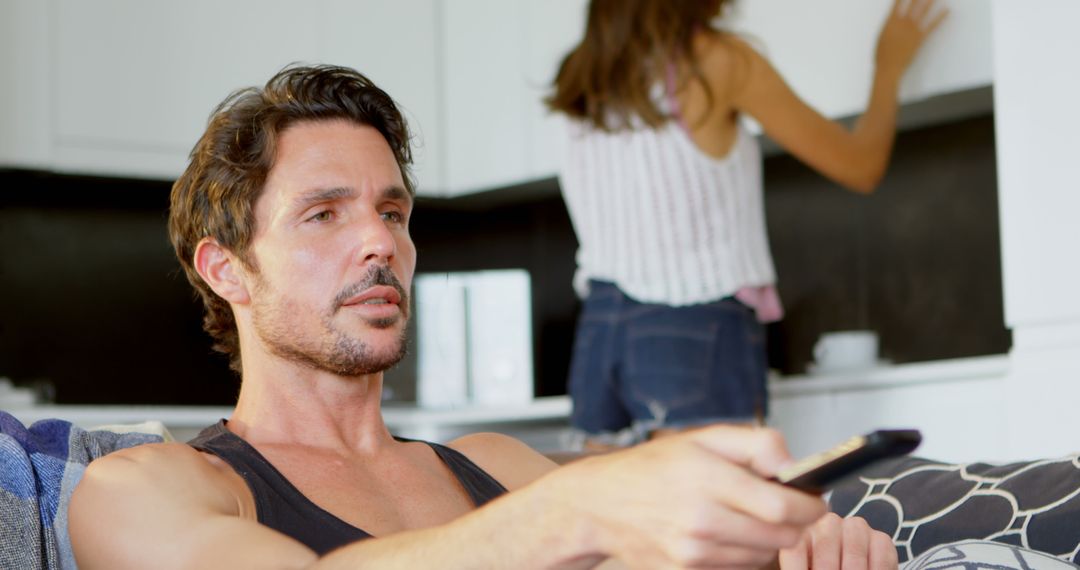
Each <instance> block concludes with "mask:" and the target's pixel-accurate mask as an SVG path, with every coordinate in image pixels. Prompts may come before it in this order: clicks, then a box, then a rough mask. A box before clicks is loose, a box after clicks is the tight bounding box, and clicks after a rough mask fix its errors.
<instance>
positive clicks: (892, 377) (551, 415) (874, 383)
mask: <svg viewBox="0 0 1080 570" xmlns="http://www.w3.org/2000/svg"><path fill="white" fill-rule="evenodd" d="M1008 371H1009V357H1008V355H993V356H979V357H972V358H957V359H950V360H939V361H933V362H918V363H911V364H898V365H882V366H877V367H873V368H867V369H863V370H857V371H848V372H834V373H828V374H825V373H823V374H814V375H800V376H786V377H773V378H772V379H771V380H770V382H769V392H770V394H771V396H772V397H773V398H785V397H794V396H800V395H805V394H817V393H827V392H847V391H859V390H876V389H885V388H895V387H902V386H908V385H916V384H923V383H929V382H958V381H970V380H990V379H998V378H1004V377H1005V376H1006V375H1007V374H1008ZM570 409H571V403H570V398H569V397H568V396H553V397H545V398H536V399H534V400H533V401H531V402H528V403H522V404H516V405H504V406H497V407H465V408H453V409H423V408H417V407H415V406H410V405H406V404H388V405H386V406H384V407H383V417H384V418H385V420H386V424H387V426H389V427H390V428H391V429H392V430H415V429H426V428H431V427H447V426H472V425H485V424H487V425H492V424H512V423H527V422H549V423H550V422H552V421H557V420H562V419H565V418H568V417H569V416H570ZM6 411H8V412H9V413H11V414H12V415H14V416H15V417H16V418H18V419H19V420H20V421H22V422H23V423H25V424H27V425H29V424H31V423H33V422H35V421H38V420H43V419H48V418H60V419H64V420H68V421H71V422H73V423H75V424H76V425H79V426H81V427H94V426H98V425H104V424H117V423H124V424H126V423H139V422H144V421H154V420H156V421H160V422H162V423H164V424H165V425H166V426H168V427H169V428H171V429H172V428H184V429H195V428H200V427H205V426H208V425H210V424H212V423H214V422H216V421H217V420H219V419H221V418H226V417H228V416H229V414H230V413H231V412H232V408H231V407H227V406H128V405H124V406H81V405H80V406H72V405H41V406H16V407H12V408H11V409H7V410H6Z"/></svg>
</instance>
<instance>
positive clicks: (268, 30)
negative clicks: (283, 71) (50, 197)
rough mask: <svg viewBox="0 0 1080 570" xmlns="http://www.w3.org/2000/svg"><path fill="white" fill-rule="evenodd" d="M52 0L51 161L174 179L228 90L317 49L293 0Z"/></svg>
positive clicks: (312, 25)
mask: <svg viewBox="0 0 1080 570" xmlns="http://www.w3.org/2000/svg"><path fill="white" fill-rule="evenodd" d="M55 1H56V3H57V7H56V8H57V9H56V21H55V25H56V29H55V31H54V33H55V36H54V37H55V38H56V39H55V49H56V70H55V76H56V80H57V84H56V108H55V120H56V133H55V136H56V139H55V150H56V161H57V167H58V168H59V169H60V170H75V171H81V172H101V173H108V174H125V175H134V176H149V177H165V178H172V177H175V176H176V175H177V174H179V173H180V172H181V171H182V169H183V167H184V164H185V162H186V158H187V154H188V152H189V150H190V149H191V147H192V146H194V144H195V141H196V139H197V138H198V136H199V135H200V133H201V132H202V131H203V128H204V127H205V125H206V120H207V118H208V116H209V114H210V111H211V110H212V109H213V108H214V106H215V105H216V104H217V103H218V102H220V101H221V100H222V99H223V98H224V97H225V95H227V94H228V93H230V92H231V91H233V90H234V89H236V88H238V87H242V86H248V85H259V84H261V83H263V82H265V81H266V79H267V78H269V77H270V76H271V75H272V74H273V73H274V72H275V71H277V70H278V69H279V68H281V67H282V66H284V65H285V64H287V63H289V62H291V61H296V60H312V59H314V56H315V55H316V53H315V50H314V49H313V48H314V46H315V38H316V37H317V36H318V34H319V29H318V27H317V25H316V24H317V22H318V18H317V17H316V16H315V15H314V14H312V13H311V12H309V11H306V10H297V4H296V3H295V2H286V1H284V0H274V1H262V0H243V1H230V2H217V1H214V0H190V1H187V2H165V1H144V0H100V1H98V2H82V1H79V0H55Z"/></svg>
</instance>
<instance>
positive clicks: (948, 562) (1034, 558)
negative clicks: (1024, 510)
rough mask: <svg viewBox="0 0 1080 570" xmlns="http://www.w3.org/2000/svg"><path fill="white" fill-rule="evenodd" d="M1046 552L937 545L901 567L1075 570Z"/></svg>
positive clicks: (982, 543) (1005, 546)
mask: <svg viewBox="0 0 1080 570" xmlns="http://www.w3.org/2000/svg"><path fill="white" fill-rule="evenodd" d="M1078 568H1080V566H1076V565H1074V564H1071V563H1069V562H1065V561H1064V560H1062V559H1060V558H1055V557H1053V556H1050V555H1049V554H1043V553H1041V552H1035V551H1033V550H1025V549H1023V548H1020V547H1019V546H1012V545H1011V544H1002V543H1000V542H986V541H979V540H972V541H965V542H958V543H955V544H948V545H945V546H937V547H934V548H931V549H930V550H927V551H926V552H924V553H923V554H922V556H919V557H918V558H916V559H915V560H912V561H911V562H908V563H907V564H905V565H904V570H980V569H981V570H1077V569H1078Z"/></svg>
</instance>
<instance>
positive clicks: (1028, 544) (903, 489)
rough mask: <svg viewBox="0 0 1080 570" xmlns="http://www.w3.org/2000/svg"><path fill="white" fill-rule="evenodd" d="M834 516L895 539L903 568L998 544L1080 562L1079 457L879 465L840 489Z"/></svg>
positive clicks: (833, 504)
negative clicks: (975, 544)
mask: <svg viewBox="0 0 1080 570" xmlns="http://www.w3.org/2000/svg"><path fill="white" fill-rule="evenodd" d="M829 505H830V508H831V509H832V510H833V512H836V513H837V514H840V515H841V516H856V515H857V516H860V517H863V518H865V519H866V520H867V522H869V523H870V526H872V527H874V528H876V529H878V530H880V531H882V532H885V533H886V534H889V535H891V536H892V537H893V541H894V542H895V543H896V545H897V550H898V553H899V556H900V561H901V562H904V561H907V560H911V559H913V558H915V557H917V556H919V555H921V554H923V553H924V552H926V551H928V550H930V549H931V548H934V547H936V546H940V545H944V544H951V543H956V542H958V541H964V540H990V541H994V542H998V543H1003V544H1011V545H1016V546H1021V547H1024V548H1029V549H1032V550H1037V551H1040V552H1045V553H1047V554H1051V555H1054V556H1057V557H1059V558H1062V559H1064V560H1069V561H1071V562H1077V561H1078V558H1080V554H1078V551H1080V460H1078V457H1077V456H1076V455H1070V456H1067V457H1061V458H1057V459H1045V460H1039V461H1029V462H1020V463H1011V464H1008V465H991V464H987V463H968V464H949V463H941V462H937V461H931V460H928V459H922V458H918V457H903V458H899V459H895V460H890V461H886V462H882V463H879V464H877V465H875V466H873V467H871V468H869V469H867V470H865V471H863V472H862V473H860V474H859V476H858V477H853V478H851V479H849V480H847V481H845V482H843V483H841V484H840V485H839V486H838V487H836V488H834V489H833V491H832V493H831V494H830V497H829Z"/></svg>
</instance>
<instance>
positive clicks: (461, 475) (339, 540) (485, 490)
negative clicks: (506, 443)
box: [188, 420, 506, 556]
mask: <svg viewBox="0 0 1080 570" xmlns="http://www.w3.org/2000/svg"><path fill="white" fill-rule="evenodd" d="M395 439H397V440H399V441H415V440H409V439H405V438H400V437H396V438H395ZM424 443H427V444H428V445H430V446H431V449H433V450H434V451H435V453H436V454H437V455H438V456H439V459H441V460H442V461H443V463H445V464H446V466H447V467H449V468H450V471H451V472H452V473H453V474H454V476H455V477H457V480H458V481H459V482H460V483H461V485H462V486H463V487H464V488H465V491H466V492H467V493H468V494H469V496H470V497H471V498H472V500H473V503H474V504H475V505H476V506H477V507H479V506H481V505H483V504H484V503H487V502H488V501H490V500H492V499H494V498H495V497H498V496H499V495H502V494H503V493H506V488H505V487H503V486H502V485H501V484H500V483H499V482H498V481H496V480H495V479H494V478H493V477H492V476H491V475H488V474H487V472H485V471H484V470H483V469H480V467H478V466H477V465H476V464H475V463H473V462H472V461H470V460H469V458H468V457H465V456H464V455H463V454H461V453H460V452H458V451H456V450H454V449H451V448H449V447H446V446H444V445H439V444H437V443H429V442H424ZM188 445H190V446H192V447H194V448H195V449H197V450H199V451H203V452H206V453H211V454H213V455H216V456H218V457H220V458H221V459H222V460H223V461H225V462H226V463H228V464H229V465H230V466H231V467H232V468H233V469H234V470H236V472H237V473H238V474H239V475H240V476H241V477H243V478H244V481H245V482H247V485H248V488H249V489H251V494H252V495H253V496H254V497H255V509H256V514H257V516H258V520H259V522H260V523H261V524H263V525H266V526H268V527H270V528H272V529H274V530H277V531H278V532H281V533H282V534H285V535H288V536H291V537H293V538H295V539H296V540H299V541H300V542H302V543H304V544H306V545H307V546H308V548H310V549H312V550H314V551H315V552H317V553H318V554H319V555H320V556H322V555H323V554H326V553H327V552H329V551H331V550H333V549H334V548H337V547H339V546H342V545H344V544H348V543H350V542H354V541H357V540H361V539H365V538H371V535H370V534H368V533H367V532H364V531H363V530H360V529H358V528H356V527H354V526H352V525H350V524H349V523H347V522H345V521H343V520H341V519H339V518H337V517H336V516H334V515H332V514H330V513H328V512H326V511H324V510H323V509H321V508H319V507H318V505H316V504H315V503H313V502H311V501H310V500H308V498H307V497H305V496H304V495H303V494H302V493H300V490H299V489H297V488H296V487H294V486H293V484H292V483H290V482H289V481H288V479H286V478H285V476H284V475H282V474H281V472H280V471H278V470H277V469H276V468H274V466H273V465H271V464H270V462H269V461H267V460H266V458H265V457H263V456H262V454H261V453H259V452H258V450H256V449H255V448H254V447H252V446H251V445H250V444H249V443H248V442H246V441H244V440H243V439H241V438H240V436H238V435H236V434H234V433H232V432H231V431H229V430H228V429H226V428H225V420H221V421H219V422H218V423H216V424H214V425H212V426H210V427H208V428H206V429H204V430H202V432H200V433H199V435H198V436H197V437H195V439H193V440H191V441H189V442H188Z"/></svg>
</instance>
